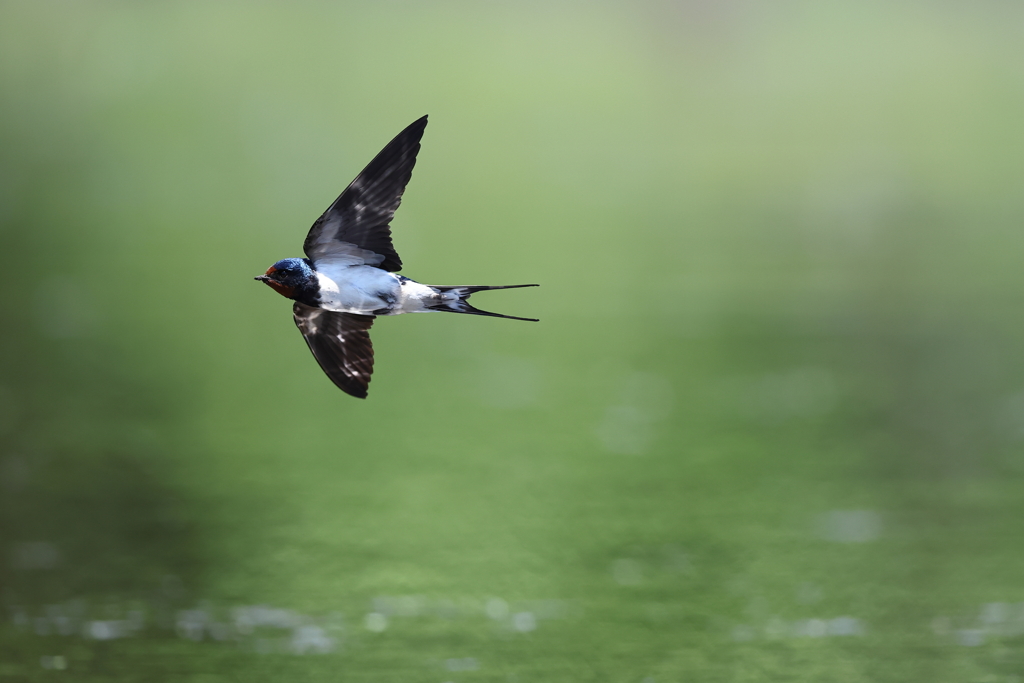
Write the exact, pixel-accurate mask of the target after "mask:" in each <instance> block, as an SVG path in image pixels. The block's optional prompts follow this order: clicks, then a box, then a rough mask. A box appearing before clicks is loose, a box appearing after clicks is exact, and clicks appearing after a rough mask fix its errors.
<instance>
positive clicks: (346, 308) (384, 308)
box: [316, 263, 459, 315]
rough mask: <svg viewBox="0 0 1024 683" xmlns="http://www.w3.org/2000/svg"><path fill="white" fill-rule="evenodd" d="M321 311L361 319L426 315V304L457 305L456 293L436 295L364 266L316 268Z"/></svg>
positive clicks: (387, 273) (424, 288)
mask: <svg viewBox="0 0 1024 683" xmlns="http://www.w3.org/2000/svg"><path fill="white" fill-rule="evenodd" d="M316 276H317V279H318V280H319V281H320V307H321V308H324V309H326V310H328V311H338V312H342V313H361V314H363V315H371V314H372V315H398V314H400V313H426V312H429V311H430V309H428V308H427V305H428V304H437V303H440V302H443V301H448V300H451V301H457V300H458V298H459V297H458V295H457V294H455V293H444V294H441V293H438V292H437V291H435V290H434V289H432V288H431V287H429V286H427V285H422V284H420V283H419V282H414V281H413V280H408V279H404V280H403V279H402V278H400V277H399V276H398V275H395V274H394V273H389V272H388V271H386V270H381V269H380V268H374V267H373V266H366V265H341V264H322V265H321V264H320V263H318V264H317V271H316Z"/></svg>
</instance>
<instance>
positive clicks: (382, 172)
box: [302, 116, 427, 272]
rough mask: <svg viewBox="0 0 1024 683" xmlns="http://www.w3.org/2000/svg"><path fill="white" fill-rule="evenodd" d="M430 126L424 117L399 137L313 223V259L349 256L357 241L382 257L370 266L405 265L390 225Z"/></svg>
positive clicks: (309, 249)
mask: <svg viewBox="0 0 1024 683" xmlns="http://www.w3.org/2000/svg"><path fill="white" fill-rule="evenodd" d="M426 127H427V117H426V116H424V117H423V118H421V119H419V120H417V121H415V122H413V123H412V124H410V125H409V126H408V127H407V128H406V129H405V130H403V131H402V132H401V133H399V134H398V135H397V136H395V139H394V140H392V141H391V142H389V143H388V145H387V147H385V148H384V149H383V150H381V152H380V154H378V155H377V156H376V157H374V159H373V161H371V162H370V163H369V165H367V167H366V168H364V169H363V172H362V173H360V174H359V175H358V176H356V179H355V180H353V181H352V182H351V183H350V184H349V186H348V187H347V188H345V191H344V192H342V193H341V195H340V196H339V197H338V198H337V199H335V200H334V203H333V204H331V206H330V207H328V209H327V210H326V211H324V213H323V215H322V216H320V218H318V219H317V220H316V222H315V223H313V227H312V228H310V230H309V234H308V235H306V241H305V242H304V243H303V245H302V249H303V251H305V252H306V256H308V257H309V258H310V260H312V261H313V262H314V263H316V261H318V260H320V259H324V258H330V257H331V256H334V255H346V254H349V253H351V249H350V248H347V246H346V245H355V246H356V247H359V248H360V249H365V250H367V251H372V252H373V253H375V254H377V255H378V256H379V257H381V260H380V262H379V263H370V265H375V266H377V267H378V268H382V269H384V270H388V271H392V272H393V271H397V270H401V269H402V259H400V258H399V257H398V252H396V251H395V247H394V246H393V245H392V243H391V228H390V227H389V224H390V223H391V219H392V218H393V217H394V215H395V211H396V210H397V209H398V205H399V204H401V203H402V193H403V192H405V186H406V185H407V184H408V183H409V179H410V178H412V168H413V166H415V165H416V154H417V152H419V149H420V138H421V137H423V129H424V128H426Z"/></svg>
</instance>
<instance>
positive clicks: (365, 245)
mask: <svg viewBox="0 0 1024 683" xmlns="http://www.w3.org/2000/svg"><path fill="white" fill-rule="evenodd" d="M426 127H427V117H426V116H424V117H423V118H421V119H419V120H417V121H414V122H413V123H412V124H410V125H409V127H408V128H406V129H405V130H403V131H402V132H401V133H399V134H398V135H397V136H396V137H395V139H394V140H392V141H391V142H389V143H388V145H387V147H385V148H384V149H383V150H381V152H380V154H378V155H377V156H376V157H374V159H373V161H371V162H370V163H369V165H368V166H367V167H366V168H364V169H363V172H362V173H360V174H359V175H358V176H356V179H355V180H353V181H352V182H351V183H350V184H349V186H348V187H347V188H345V191H344V192H342V193H341V195H340V196H339V197H338V198H337V199H335V200H334V203H333V204H331V205H330V206H329V207H327V210H326V211H324V213H323V215H322V216H320V218H318V219H317V220H316V222H315V223H313V227H312V228H310V229H309V234H308V235H306V241H305V242H304V243H303V244H302V251H304V252H305V254H306V258H286V259H283V260H281V261H278V262H277V263H275V264H274V265H272V266H270V268H268V269H267V272H266V273H264V274H263V275H259V276H257V277H256V279H257V280H260V281H261V282H264V283H266V284H267V285H269V286H270V288H271V289H273V290H274V291H275V292H277V293H278V294H281V295H282V296H284V297H285V298H288V299H292V300H294V301H295V303H294V304H293V305H292V315H294V316H295V324H296V325H297V326H298V328H299V331H300V332H302V336H303V337H304V338H305V339H306V344H308V345H309V350H310V351H312V352H313V356H314V357H315V358H316V360H317V362H318V363H319V364H320V367H321V368H323V371H324V372H325V373H326V374H327V376H328V377H330V378H331V381H332V382H334V383H335V384H336V385H338V388H340V389H341V390H342V391H344V392H345V393H347V394H350V395H352V396H355V397H357V398H366V394H367V388H368V387H369V384H370V375H371V374H372V373H373V345H372V344H371V343H370V326H371V325H373V321H374V319H375V318H376V317H377V316H378V315H399V314H401V313H427V312H431V311H446V312H449V313H470V314H472V315H489V316H493V317H495V318H510V319H512V320H529V321H531V322H537V320H536V319H535V318H517V317H515V316H512V315H501V314H500V313H490V312H488V311H481V310H480V309H478V308H474V307H473V306H471V305H470V304H469V303H468V301H467V299H469V297H470V295H471V294H473V293H475V292H480V291H483V290H487V289H514V288H516V287H537V285H502V286H490V287H488V286H437V285H424V284H420V283H419V282H416V281H415V280H410V279H409V278H407V277H404V276H402V275H398V274H397V271H399V270H401V269H402V259H400V258H399V257H398V252H396V251H395V248H394V246H393V245H392V244H391V228H390V223H391V219H392V218H393V217H394V215H395V210H396V209H398V205H399V204H400V203H401V202H402V193H403V192H404V191H405V186H406V185H407V184H408V182H409V179H410V178H411V177H412V168H413V166H414V165H415V164H416V153H417V152H419V150H420V138H421V137H423V129H424V128H426Z"/></svg>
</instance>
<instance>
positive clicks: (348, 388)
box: [292, 302, 374, 398]
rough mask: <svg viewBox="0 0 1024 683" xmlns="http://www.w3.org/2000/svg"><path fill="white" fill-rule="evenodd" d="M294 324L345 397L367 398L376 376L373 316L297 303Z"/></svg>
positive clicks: (293, 310) (293, 309) (294, 310)
mask: <svg viewBox="0 0 1024 683" xmlns="http://www.w3.org/2000/svg"><path fill="white" fill-rule="evenodd" d="M292 313H293V314H294V316H295V324H296V326H298V328H299V331H300V332H302V336H303V337H305V339H306V343H307V344H308V345H309V350H310V351H312V352H313V357H314V358H316V362H317V363H319V364H320V367H321V368H323V371H324V372H325V373H327V376H328V377H330V378H331V381H332V382H334V383H335V384H337V385H338V388H339V389H341V390H342V391H344V392H345V393H346V394H351V395H352V396H355V397H356V398H366V390H367V387H369V385H370V375H372V374H373V344H371V343H370V326H371V325H373V318H374V317H373V316H372V315H358V314H356V313H335V312H334V311H325V310H323V309H322V308H315V307H313V306H307V305H306V304H300V303H298V302H295V305H294V306H293V307H292Z"/></svg>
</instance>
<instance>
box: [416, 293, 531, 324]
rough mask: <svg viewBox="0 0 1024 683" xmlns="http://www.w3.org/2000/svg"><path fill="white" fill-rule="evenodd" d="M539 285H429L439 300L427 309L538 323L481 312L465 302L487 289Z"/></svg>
mask: <svg viewBox="0 0 1024 683" xmlns="http://www.w3.org/2000/svg"><path fill="white" fill-rule="evenodd" d="M539 286H540V285H498V286H493V287H486V286H484V287H461V286H455V287H438V286H436V285H431V289H433V290H434V291H435V292H437V293H438V294H439V295H440V296H439V297H438V298H439V299H440V300H439V301H437V303H433V304H429V305H428V306H427V308H429V309H430V310H432V311H447V312H448V313H469V314H471V315H489V316H492V317H494V318H509V319H511V320H529V321H530V322H534V323H535V322H540V321H539V320H538V319H537V318H519V317H517V316H514V315H502V314H501V313H491V312H490V311H481V310H480V309H479V308H473V307H472V306H470V305H469V303H468V302H467V301H466V300H467V299H468V298H469V297H470V295H472V294H474V293H476V292H483V291H485V290H488V289H517V288H519V287H539Z"/></svg>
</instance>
